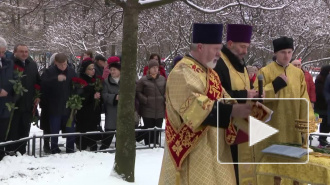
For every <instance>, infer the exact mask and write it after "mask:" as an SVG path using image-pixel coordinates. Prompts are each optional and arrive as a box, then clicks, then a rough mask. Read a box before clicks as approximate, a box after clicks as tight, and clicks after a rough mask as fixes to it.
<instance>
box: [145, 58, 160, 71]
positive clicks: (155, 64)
mask: <svg viewBox="0 0 330 185" xmlns="http://www.w3.org/2000/svg"><path fill="white" fill-rule="evenodd" d="M154 66H157V67H159V63H158V61H157V60H155V59H151V60H149V63H148V67H149V69H150V68H152V67H154Z"/></svg>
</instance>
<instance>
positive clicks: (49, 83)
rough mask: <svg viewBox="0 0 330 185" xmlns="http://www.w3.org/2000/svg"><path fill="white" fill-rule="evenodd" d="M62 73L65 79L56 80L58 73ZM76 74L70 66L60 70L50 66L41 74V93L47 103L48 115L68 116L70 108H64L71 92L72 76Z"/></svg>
mask: <svg viewBox="0 0 330 185" xmlns="http://www.w3.org/2000/svg"><path fill="white" fill-rule="evenodd" d="M59 74H64V75H65V76H66V80H65V81H62V82H60V81H58V75H59ZM76 76H77V74H76V72H75V71H74V69H72V68H71V67H67V68H66V70H64V71H61V70H60V69H58V68H57V66H55V65H54V66H51V67H49V68H48V69H46V71H45V72H44V73H43V74H42V76H41V79H42V82H41V93H42V96H44V97H43V98H42V99H43V100H45V101H46V102H45V104H46V105H48V111H49V115H50V116H68V115H69V114H70V110H69V109H68V108H66V102H67V101H68V99H69V97H70V96H71V94H72V89H73V87H72V78H73V77H76Z"/></svg>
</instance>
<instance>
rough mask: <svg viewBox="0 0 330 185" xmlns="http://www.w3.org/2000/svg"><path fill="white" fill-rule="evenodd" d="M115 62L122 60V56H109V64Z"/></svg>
mask: <svg viewBox="0 0 330 185" xmlns="http://www.w3.org/2000/svg"><path fill="white" fill-rule="evenodd" d="M113 62H120V58H119V57H117V56H112V57H109V58H108V64H109V65H110V64H111V63H113Z"/></svg>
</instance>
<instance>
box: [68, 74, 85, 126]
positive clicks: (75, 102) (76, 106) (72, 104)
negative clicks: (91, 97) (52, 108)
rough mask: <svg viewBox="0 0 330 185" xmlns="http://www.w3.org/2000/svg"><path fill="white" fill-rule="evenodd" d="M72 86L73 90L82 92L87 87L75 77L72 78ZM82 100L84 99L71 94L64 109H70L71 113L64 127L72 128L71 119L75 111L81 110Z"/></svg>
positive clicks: (81, 80)
mask: <svg viewBox="0 0 330 185" xmlns="http://www.w3.org/2000/svg"><path fill="white" fill-rule="evenodd" d="M72 84H73V89H74V90H82V89H83V88H84V87H86V86H87V85H88V84H87V82H86V81H85V80H83V79H81V78H77V77H74V78H72ZM84 99H85V98H83V97H81V96H79V95H78V94H73V95H71V96H70V97H69V100H68V101H67V102H66V108H70V109H71V113H70V117H69V119H68V121H67V122H66V127H71V126H72V121H73V117H74V115H75V114H76V112H77V110H80V109H81V108H82V101H83V100H84Z"/></svg>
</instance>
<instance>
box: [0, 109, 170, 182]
mask: <svg viewBox="0 0 330 185" xmlns="http://www.w3.org/2000/svg"><path fill="white" fill-rule="evenodd" d="M102 120H104V115H102ZM141 121H142V120H141ZM102 125H104V122H102ZM163 128H165V124H163ZM42 134H43V132H42V130H40V129H39V128H37V127H36V126H32V127H31V132H30V136H33V135H37V136H38V135H42ZM114 142H115V138H114V141H113V143H112V144H111V146H110V148H114V147H115V146H114ZM163 143H164V134H163V135H162V145H163ZM59 144H60V146H63V145H64V144H65V139H62V138H61V137H60V138H59ZM30 146H31V144H30ZM142 146H143V145H142V144H139V143H137V147H142ZM39 148H40V147H39V139H37V145H36V150H37V157H36V158H35V157H33V156H28V155H24V156H17V157H10V156H6V157H5V158H4V159H3V160H2V161H0V185H21V184H25V185H58V184H61V185H75V184H80V185H85V184H86V185H89V184H94V183H95V184H97V185H103V184H104V185H109V184H113V185H125V184H132V183H127V182H125V181H123V180H121V179H118V178H116V177H115V176H112V175H110V174H111V172H112V168H113V164H114V158H115V154H114V153H95V152H89V151H83V152H79V151H77V152H76V153H73V154H66V153H65V148H64V147H60V148H61V150H62V153H61V154H56V155H47V154H44V153H43V152H42V155H43V157H39ZM163 152H164V149H162V148H155V149H143V150H136V163H135V183H133V184H139V185H155V184H158V179H159V174H160V168H161V162H162V157H163ZM146 177H147V178H146Z"/></svg>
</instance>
